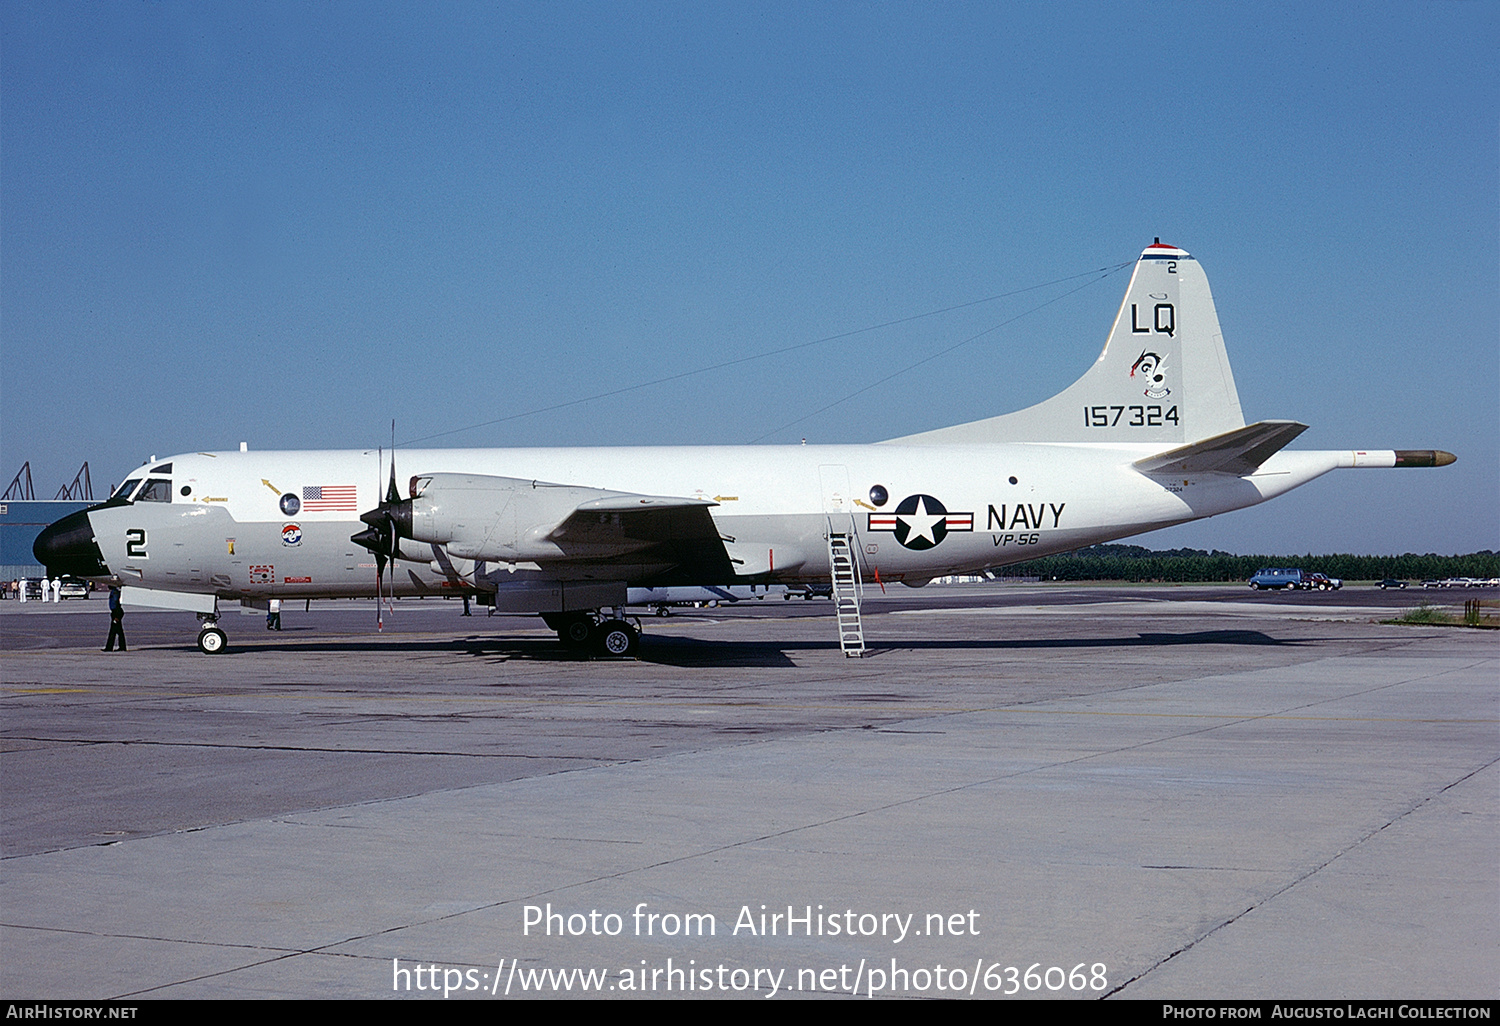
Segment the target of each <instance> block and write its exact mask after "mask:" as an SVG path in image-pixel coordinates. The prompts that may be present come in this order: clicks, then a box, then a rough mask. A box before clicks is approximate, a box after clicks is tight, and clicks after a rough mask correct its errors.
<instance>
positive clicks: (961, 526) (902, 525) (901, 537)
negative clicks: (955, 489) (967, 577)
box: [867, 495, 974, 550]
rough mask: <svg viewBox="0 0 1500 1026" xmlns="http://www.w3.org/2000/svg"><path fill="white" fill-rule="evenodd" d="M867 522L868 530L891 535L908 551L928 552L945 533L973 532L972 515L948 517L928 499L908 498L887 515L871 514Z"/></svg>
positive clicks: (935, 501)
mask: <svg viewBox="0 0 1500 1026" xmlns="http://www.w3.org/2000/svg"><path fill="white" fill-rule="evenodd" d="M869 518H870V521H869V524H868V525H867V527H868V529H869V530H871V531H893V532H895V535H896V540H897V541H898V542H900V543H901V544H902V545H904V546H906V547H907V548H908V549H918V550H921V549H930V548H933V547H934V546H936V545H938V544H940V543H941V542H942V540H943V539H944V538H946V537H948V532H949V531H972V530H974V514H973V513H949V512H948V510H947V509H946V508H945V507H944V506H943V504H942V503H941V502H939V501H938V500H937V499H934V498H933V497H932V496H930V495H908V496H907V497H906V498H904V499H902V500H901V502H900V503H898V504H897V506H896V508H895V509H894V510H893V511H891V512H890V513H871V514H869Z"/></svg>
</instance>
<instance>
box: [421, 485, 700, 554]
mask: <svg viewBox="0 0 1500 1026" xmlns="http://www.w3.org/2000/svg"><path fill="white" fill-rule="evenodd" d="M411 491H412V497H411V498H410V499H408V500H406V501H404V502H402V503H401V504H400V506H399V507H398V508H397V510H396V511H395V518H396V522H397V524H398V530H399V532H400V534H401V535H402V537H404V538H411V539H412V540H414V541H418V542H428V543H431V544H437V545H442V546H444V547H445V548H446V549H447V552H448V554H449V555H450V556H453V557H456V558H459V559H471V560H488V561H492V562H500V563H517V562H528V563H534V562H547V561H551V560H570V561H576V560H589V559H604V558H618V557H620V556H624V555H627V554H629V553H631V552H635V551H639V550H641V549H645V548H648V547H650V546H652V545H653V544H655V539H652V538H649V537H645V538H642V537H631V536H630V533H629V532H627V530H626V529H625V526H624V523H623V517H622V514H627V513H628V512H630V511H631V510H635V509H647V508H652V507H653V506H659V505H663V504H668V503H671V504H677V503H680V502H681V500H667V499H660V498H656V497H652V496H636V495H631V494H629V493H626V492H609V491H604V490H602V489H598V488H580V487H576V486H572V485H555V484H548V483H547V482H545V481H528V480H524V479H521V478H512V477H491V476H486V475H479V474H427V475H419V476H417V477H415V478H413V479H412V489H411ZM703 505H707V504H706V503H704V504H703Z"/></svg>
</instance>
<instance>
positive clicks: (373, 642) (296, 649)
mask: <svg viewBox="0 0 1500 1026" xmlns="http://www.w3.org/2000/svg"><path fill="white" fill-rule="evenodd" d="M289 640H290V639H289ZM1312 640H1313V639H1306V638H1301V639H1297V640H1295V641H1284V640H1281V639H1279V638H1274V637H1272V636H1270V635H1268V634H1266V633H1264V632H1263V631H1254V630H1210V631H1190V632H1184V633H1142V634H1135V635H1130V636H1126V637H1110V638H977V639H973V638H969V639H958V638H921V639H912V640H903V641H899V642H889V643H884V644H882V643H880V642H875V643H873V644H870V646H869V649H868V651H867V652H866V657H867V658H875V659H878V658H880V657H881V656H884V655H891V654H895V653H898V652H903V651H918V652H920V651H934V652H962V651H995V652H1005V651H1024V650H1032V649H1056V650H1064V651H1065V650H1069V649H1108V648H1121V649H1126V648H1162V647H1165V646H1169V645H1170V646H1175V645H1231V646H1256V647H1264V646H1275V647H1289V646H1302V645H1306V644H1310V643H1312ZM837 648H838V645H837V643H836V642H834V641H832V640H829V641H776V640H765V641H723V640H713V641H706V640H700V639H697V638H684V637H670V636H664V635H655V636H650V635H648V636H647V638H646V639H645V640H643V642H642V643H641V648H640V654H639V656H637V657H636V658H635V659H626V660H613V659H603V658H601V659H591V658H590V657H589V656H588V655H580V654H578V653H576V652H573V651H569V650H568V649H565V648H563V647H562V646H561V645H559V644H558V643H557V641H556V640H555V639H553V638H550V637H546V638H517V637H509V638H508V637H503V636H499V637H475V636H469V637H466V638H454V639H451V640H443V639H437V638H421V639H416V638H413V639H411V640H409V641H403V640H399V639H398V638H397V637H389V638H382V639H368V640H366V639H360V638H346V639H336V640H326V641H317V642H310V643H308V642H301V643H286V644H283V643H280V639H277V640H276V641H267V642H261V643H254V644H247V645H243V646H235V647H233V648H231V649H230V650H229V651H228V652H226V655H228V656H230V657H231V658H232V657H233V656H236V655H239V656H245V655H252V654H254V653H260V652H285V653H288V654H296V653H357V652H385V653H390V654H397V653H417V652H453V653H467V654H468V655H471V656H473V657H475V658H479V659H490V660H494V661H496V662H510V661H513V660H521V661H529V662H530V661H534V662H593V661H597V662H616V661H620V662H643V663H652V664H657V665H662V666H678V667H705V668H713V667H736V666H757V667H788V668H790V667H795V666H796V665H797V663H796V662H795V661H794V659H793V655H794V654H796V653H798V652H808V653H811V652H829V651H834V650H837Z"/></svg>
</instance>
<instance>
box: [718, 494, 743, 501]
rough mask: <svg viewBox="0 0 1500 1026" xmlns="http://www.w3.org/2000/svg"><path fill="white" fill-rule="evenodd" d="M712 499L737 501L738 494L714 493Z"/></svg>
mask: <svg viewBox="0 0 1500 1026" xmlns="http://www.w3.org/2000/svg"><path fill="white" fill-rule="evenodd" d="M714 501H715V502H739V501H740V497H739V496H738V495H715V496H714Z"/></svg>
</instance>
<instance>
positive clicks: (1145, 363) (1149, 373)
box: [1130, 350, 1172, 399]
mask: <svg viewBox="0 0 1500 1026" xmlns="http://www.w3.org/2000/svg"><path fill="white" fill-rule="evenodd" d="M1165 365H1166V361H1165V360H1163V359H1162V358H1161V354H1159V353H1151V352H1147V351H1145V350H1142V351H1141V355H1140V356H1139V357H1137V358H1136V361H1135V363H1134V364H1132V365H1131V368H1130V376H1131V377H1132V378H1133V377H1135V372H1136V371H1140V372H1141V376H1142V377H1143V378H1145V379H1146V390H1145V392H1144V393H1143V394H1144V395H1147V396H1149V397H1150V398H1152V399H1165V398H1166V397H1167V396H1169V395H1171V394H1172V390H1171V389H1170V388H1168V387H1167V385H1166V380H1167V376H1166V374H1165V373H1163V372H1164V371H1165V370H1166V366H1165Z"/></svg>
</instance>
